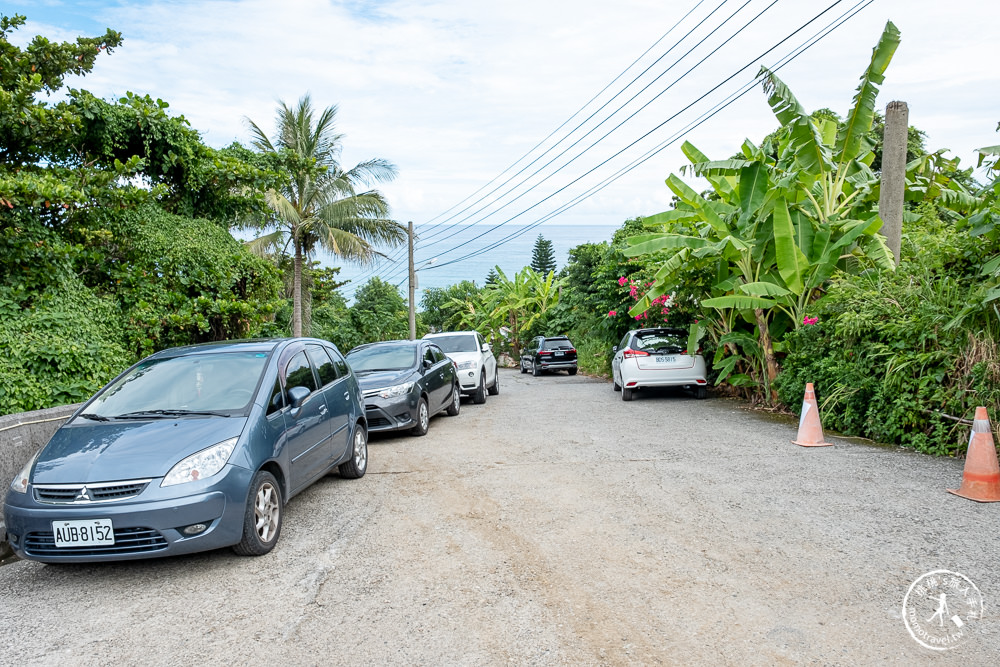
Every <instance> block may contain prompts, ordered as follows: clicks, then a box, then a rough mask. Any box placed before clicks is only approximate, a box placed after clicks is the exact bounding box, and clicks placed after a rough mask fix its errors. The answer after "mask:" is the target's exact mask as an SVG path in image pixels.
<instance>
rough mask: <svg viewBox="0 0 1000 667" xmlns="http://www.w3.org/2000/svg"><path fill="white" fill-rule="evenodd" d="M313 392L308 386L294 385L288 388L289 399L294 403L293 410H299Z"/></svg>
mask: <svg viewBox="0 0 1000 667" xmlns="http://www.w3.org/2000/svg"><path fill="white" fill-rule="evenodd" d="M311 393H312V392H311V391H309V389H308V388H306V387H292V388H291V389H289V390H288V400H289V401H290V402H291V404H292V409H293V410H298V409H299V408H301V407H302V404H303V403H305V402H306V399H307V398H309V395H310V394H311Z"/></svg>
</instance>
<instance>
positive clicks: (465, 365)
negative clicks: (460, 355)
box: [458, 360, 477, 371]
mask: <svg viewBox="0 0 1000 667" xmlns="http://www.w3.org/2000/svg"><path fill="white" fill-rule="evenodd" d="M476 365H477V364H476V361H475V360H472V361H463V362H462V363H460V364H459V365H458V370H460V371H464V370H465V369H467V368H475V367H476Z"/></svg>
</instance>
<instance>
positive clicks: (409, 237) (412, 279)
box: [407, 220, 417, 340]
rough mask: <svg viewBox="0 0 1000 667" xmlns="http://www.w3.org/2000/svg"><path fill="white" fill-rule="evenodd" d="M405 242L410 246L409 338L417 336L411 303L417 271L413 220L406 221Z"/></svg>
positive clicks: (414, 312) (413, 308)
mask: <svg viewBox="0 0 1000 667" xmlns="http://www.w3.org/2000/svg"><path fill="white" fill-rule="evenodd" d="M407 229H408V230H409V234H407V243H408V244H409V247H410V340H416V338H417V311H416V308H415V306H414V304H413V295H414V293H415V292H416V291H417V272H416V271H415V270H414V269H413V221H412V220H410V221H409V222H408V223H407Z"/></svg>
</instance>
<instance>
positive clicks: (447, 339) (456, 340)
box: [428, 334, 479, 352]
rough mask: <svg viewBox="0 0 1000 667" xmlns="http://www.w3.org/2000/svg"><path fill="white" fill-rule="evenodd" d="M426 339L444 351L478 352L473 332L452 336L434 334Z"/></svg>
mask: <svg viewBox="0 0 1000 667" xmlns="http://www.w3.org/2000/svg"><path fill="white" fill-rule="evenodd" d="M428 340H431V341H434V344H435V345H437V346H438V347H440V348H441V349H442V350H444V351H445V352H479V347H478V346H477V345H476V337H475V335H473V334H454V335H452V336H434V337H433V338H429V339H428Z"/></svg>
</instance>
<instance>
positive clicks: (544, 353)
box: [538, 350, 552, 355]
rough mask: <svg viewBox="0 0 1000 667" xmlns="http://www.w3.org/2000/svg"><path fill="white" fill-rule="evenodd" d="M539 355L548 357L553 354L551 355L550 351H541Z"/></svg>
mask: <svg viewBox="0 0 1000 667" xmlns="http://www.w3.org/2000/svg"><path fill="white" fill-rule="evenodd" d="M538 354H539V355H546V354H552V353H551V352H549V351H548V350H539V351H538Z"/></svg>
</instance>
